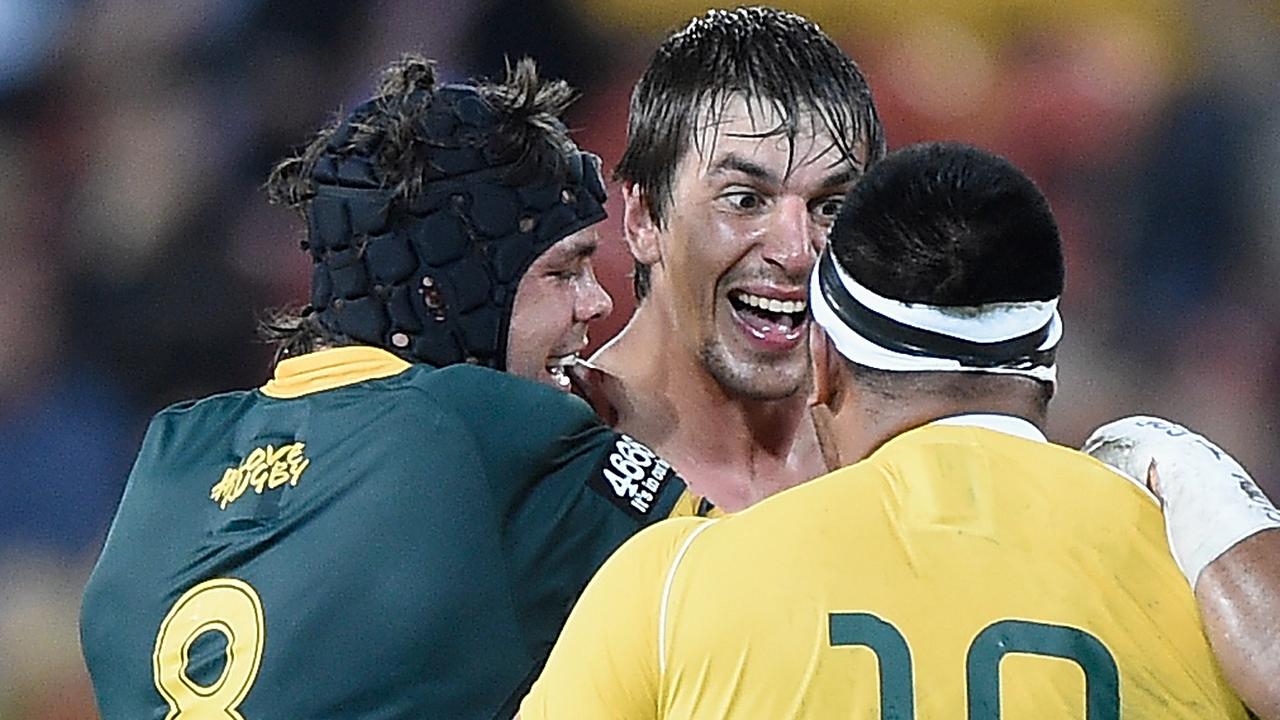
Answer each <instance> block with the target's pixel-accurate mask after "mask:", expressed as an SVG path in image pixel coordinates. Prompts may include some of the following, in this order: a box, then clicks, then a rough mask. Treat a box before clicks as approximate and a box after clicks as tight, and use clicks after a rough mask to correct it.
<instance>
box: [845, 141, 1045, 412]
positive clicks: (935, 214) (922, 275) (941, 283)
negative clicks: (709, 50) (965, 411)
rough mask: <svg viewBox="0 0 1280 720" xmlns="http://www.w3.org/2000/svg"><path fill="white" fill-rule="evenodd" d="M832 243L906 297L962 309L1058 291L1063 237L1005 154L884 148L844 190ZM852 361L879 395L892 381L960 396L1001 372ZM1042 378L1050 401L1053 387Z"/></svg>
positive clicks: (863, 274)
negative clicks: (886, 367)
mask: <svg viewBox="0 0 1280 720" xmlns="http://www.w3.org/2000/svg"><path fill="white" fill-rule="evenodd" d="M828 242H829V247H830V251H831V253H832V254H833V255H834V256H835V259H836V261H837V263H838V264H839V265H840V266H841V267H842V268H844V270H845V271H846V272H848V273H849V274H850V276H852V277H853V278H854V279H855V280H857V281H858V282H859V283H860V284H862V285H863V286H865V287H867V288H869V289H871V290H872V291H874V292H875V293H877V294H879V295H882V296H884V297H888V298H892V299H894V300H899V301H902V302H908V303H924V304H928V305H934V306H940V307H951V308H956V309H957V312H964V311H965V310H966V309H969V308H973V309H977V308H978V307H979V306H983V305H988V304H991V303H1007V302H1026V301H1045V300H1052V299H1054V298H1057V297H1059V296H1060V295H1062V290H1063V280H1064V273H1065V266H1064V262H1063V256H1062V240H1061V236H1060V235H1059V232H1058V225H1057V222H1056V221H1055V220H1054V217H1053V213H1052V211H1051V210H1050V209H1049V203H1048V201H1047V200H1046V199H1045V197H1044V194H1043V193H1041V191H1040V189H1039V188H1038V187H1036V185H1035V183H1034V182H1032V181H1031V179H1030V178H1028V177H1027V176H1026V175H1025V174H1023V172H1022V171H1021V170H1019V169H1018V168H1017V167H1015V166H1014V165H1013V164H1012V163H1010V162H1009V161H1008V160H1006V159H1004V158H1002V157H1000V156H998V155H995V154H992V153H990V152H987V151H985V150H980V149H978V148H975V147H971V146H968V145H962V144H958V143H926V144H921V145H913V146H910V147H906V148H903V149H900V150H896V151H894V152H892V153H889V155H888V156H886V157H885V158H884V159H883V160H881V161H880V162H879V163H877V164H876V165H875V166H874V167H872V168H871V170H869V171H868V172H867V174H866V175H865V176H863V178H862V179H861V180H860V181H859V182H858V184H857V185H855V186H854V187H853V189H851V190H850V191H849V193H848V195H847V196H846V198H845V202H844V205H843V207H842V208H841V210H840V215H839V216H838V217H837V219H836V222H835V224H834V225H833V226H832V229H831V234H830V236H829V240H828ZM856 370H857V372H856V373H855V375H856V377H857V378H858V381H859V384H860V385H862V386H864V387H866V388H869V389H871V390H873V391H878V392H880V394H882V395H884V394H886V392H887V391H888V390H887V389H888V388H890V387H896V388H898V389H899V390H906V391H909V390H911V389H913V388H914V389H915V390H917V391H922V392H930V393H932V394H944V395H946V396H948V397H953V398H955V399H963V398H964V397H967V396H968V395H969V394H972V393H974V392H981V391H982V389H983V388H985V387H987V386H988V385H990V386H996V385H999V384H1000V383H1001V382H1004V381H1005V380H1006V379H1005V378H1001V377H1000V376H995V375H983V374H981V373H964V374H963V375H960V374H954V373H920V372H886V371H879V370H874V369H871V368H865V367H862V366H858V367H857V368H856ZM1042 385H1043V386H1044V387H1043V388H1042V400H1043V402H1044V403H1047V402H1048V397H1049V394H1051V391H1052V386H1051V385H1050V384H1049V383H1042Z"/></svg>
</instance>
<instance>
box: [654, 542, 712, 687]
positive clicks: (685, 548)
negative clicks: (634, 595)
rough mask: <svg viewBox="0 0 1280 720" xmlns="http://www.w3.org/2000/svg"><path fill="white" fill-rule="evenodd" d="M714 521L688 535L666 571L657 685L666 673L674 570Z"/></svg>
mask: <svg viewBox="0 0 1280 720" xmlns="http://www.w3.org/2000/svg"><path fill="white" fill-rule="evenodd" d="M715 523H716V520H714V519H713V520H707V521H706V522H704V523H702V524H701V525H699V526H698V527H696V528H694V529H693V532H690V533H689V536H688V537H686V538H685V539H684V542H683V543H681V545H680V549H679V550H677V551H676V556H675V558H674V559H673V560H672V561H671V567H670V568H668V569H667V578H666V580H665V581H664V582H663V584H662V602H661V604H660V605H659V606H658V683H659V686H661V683H662V678H663V676H665V675H666V673H667V606H668V604H669V603H670V601H671V588H672V587H673V586H674V585H675V580H676V570H677V569H678V568H679V567H680V561H681V560H684V556H685V554H686V553H688V552H689V547H690V546H692V545H693V541H694V540H696V539H697V537H698V535H700V534H702V531H703V530H706V529H707V528H709V527H711V526H712V525H714V524H715Z"/></svg>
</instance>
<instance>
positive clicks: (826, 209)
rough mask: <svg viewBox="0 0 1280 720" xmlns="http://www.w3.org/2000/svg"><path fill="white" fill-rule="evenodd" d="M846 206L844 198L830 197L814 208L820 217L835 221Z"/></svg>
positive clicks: (820, 201)
mask: <svg viewBox="0 0 1280 720" xmlns="http://www.w3.org/2000/svg"><path fill="white" fill-rule="evenodd" d="M843 205H844V200H843V198H838V197H830V198H826V199H824V200H819V201H818V205H817V207H816V208H814V212H815V213H816V214H817V215H818V217H821V218H825V219H832V220H834V219H835V217H836V216H837V215H839V214H840V208H841V206H843Z"/></svg>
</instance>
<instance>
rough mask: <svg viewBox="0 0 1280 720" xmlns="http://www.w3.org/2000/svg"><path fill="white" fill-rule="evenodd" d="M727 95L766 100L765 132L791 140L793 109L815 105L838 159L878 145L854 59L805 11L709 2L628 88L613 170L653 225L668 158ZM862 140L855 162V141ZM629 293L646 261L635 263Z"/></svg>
mask: <svg viewBox="0 0 1280 720" xmlns="http://www.w3.org/2000/svg"><path fill="white" fill-rule="evenodd" d="M735 94H743V95H745V96H746V97H747V98H748V99H749V100H751V101H753V102H761V103H765V104H766V105H772V106H773V107H774V108H775V109H776V110H777V112H778V114H779V115H780V116H781V117H782V123H781V124H780V125H779V126H778V127H777V128H774V129H772V130H769V131H767V132H766V133H763V136H764V137H768V136H771V135H785V136H786V137H787V139H788V140H792V141H794V139H795V135H796V132H797V131H798V128H799V119H800V117H801V116H802V115H803V114H805V113H808V112H813V113H816V115H817V118H818V120H819V121H820V122H821V123H822V124H823V125H825V127H826V129H827V130H828V131H829V132H830V133H831V136H832V137H833V138H834V140H835V143H836V146H837V149H838V150H839V152H840V155H841V157H842V158H843V159H847V160H849V161H850V162H852V163H853V165H854V166H855V167H863V166H864V162H865V164H866V165H869V164H871V163H873V162H875V161H876V160H878V159H880V157H882V156H883V155H884V152H885V140H884V128H883V126H882V125H881V122H880V117H879V115H878V113H877V112H876V108H875V104H874V103H873V101H872V98H871V89H870V88H869V87H868V85H867V80H866V78H865V77H863V75H862V72H861V71H860V70H859V69H858V66H857V65H856V64H855V63H854V62H853V60H851V59H850V58H849V56H848V55H846V54H845V53H844V51H842V50H841V49H840V48H839V47H838V46H837V45H836V44H835V43H834V42H833V41H832V40H831V38H830V37H828V36H827V35H826V33H824V32H823V31H822V30H821V29H820V28H819V27H818V26H817V25H816V24H814V23H813V22H812V21H811V20H808V19H807V18H804V17H802V16H800V15H796V14H795V13H790V12H786V11H783V10H777V9H774V8H768V7H744V8H737V9H734V10H710V11H708V12H707V13H706V14H705V15H703V16H701V17H698V18H695V19H693V20H692V21H691V22H690V23H689V24H688V25H687V26H685V28H684V29H682V30H680V31H678V32H676V33H675V34H673V35H671V36H670V37H669V38H667V40H666V41H665V42H663V43H662V45H660V46H659V47H658V49H657V51H656V52H655V53H654V55H653V58H652V59H651V60H650V61H649V66H648V68H647V69H646V70H645V72H644V75H643V76H641V78H640V81H639V82H638V83H637V84H636V87H635V90H634V91H633V93H632V95H631V109H630V117H629V120H628V127H627V149H626V152H625V153H624V154H623V157H622V160H621V162H620V163H619V165H618V169H617V173H616V174H617V178H618V179H620V180H623V181H625V182H628V183H633V184H634V185H635V186H636V187H637V188H638V190H639V192H640V195H641V197H642V198H643V199H644V200H645V202H646V204H647V205H648V207H649V213H650V216H651V217H652V218H653V220H654V222H656V223H658V224H659V226H661V225H662V224H663V223H664V222H665V219H666V214H667V212H668V211H669V209H670V206H671V201H672V196H671V194H672V186H673V184H674V180H675V172H676V166H677V165H678V164H679V162H680V160H681V158H682V157H683V156H684V153H685V152H686V151H688V149H689V148H690V147H692V144H693V143H696V142H698V138H697V133H696V132H695V130H696V128H697V127H698V126H699V124H700V123H702V122H705V121H711V122H714V121H715V120H716V119H717V118H718V116H719V113H720V112H721V111H722V110H723V107H724V105H725V104H726V103H727V102H728V101H729V100H730V99H731V98H732V96H733V95H735ZM859 146H861V147H862V148H863V150H862V151H863V153H865V155H864V162H860V161H859V159H858V154H857V153H856V152H855V150H856V149H857V148H859ZM634 289H635V294H636V298H637V299H643V298H644V297H645V295H647V294H648V292H649V268H648V266H646V265H643V264H641V263H636V266H635V278H634Z"/></svg>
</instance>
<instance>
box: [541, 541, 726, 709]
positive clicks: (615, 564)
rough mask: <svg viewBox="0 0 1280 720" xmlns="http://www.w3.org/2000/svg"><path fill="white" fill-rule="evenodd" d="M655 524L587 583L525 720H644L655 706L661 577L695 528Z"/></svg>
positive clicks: (662, 599)
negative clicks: (560, 719) (562, 719)
mask: <svg viewBox="0 0 1280 720" xmlns="http://www.w3.org/2000/svg"><path fill="white" fill-rule="evenodd" d="M707 522H714V521H710V520H700V519H695V518H682V519H678V520H671V521H668V522H664V523H659V524H657V525H655V526H653V527H651V528H648V529H646V530H645V531H643V532H641V533H640V534H639V535H636V536H635V537H634V538H632V539H631V540H629V541H627V543H626V544H625V545H623V546H622V547H621V548H619V549H618V552H617V553H615V554H614V555H613V556H612V557H610V558H609V560H608V561H607V562H605V564H604V566H603V567H601V568H600V572H599V573H597V574H596V576H595V577H594V578H592V580H591V583H590V584H588V585H587V589H586V591H584V592H583V594H582V597H581V598H580V599H579V600H578V603H577V604H576V605H574V608H573V612H572V613H571V614H570V615H569V620H568V622H567V623H566V624H565V626H564V630H563V631H562V632H561V633H560V638H559V640H557V641H556V644H555V648H554V649H552V651H551V657H550V658H549V659H548V660H547V665H546V667H545V668H544V669H543V671H542V675H541V676H540V677H539V678H538V681H537V682H536V683H534V686H533V689H532V690H531V691H530V692H529V695H528V697H526V698H525V699H524V702H523V703H521V705H520V717H521V718H523V720H555V719H558V718H564V719H566V720H568V719H573V720H577V719H578V718H581V719H582V720H650V719H652V718H657V717H658V716H659V715H658V712H659V710H658V705H659V685H660V680H661V669H660V667H659V662H660V661H659V652H660V650H659V645H660V643H661V642H663V640H662V639H661V638H660V637H659V633H661V632H662V630H663V628H662V627H661V625H660V623H661V617H662V610H661V608H662V603H663V601H664V598H663V594H664V588H665V586H666V582H667V576H668V574H669V573H670V572H672V570H673V562H674V561H675V560H676V559H677V558H678V557H679V555H680V552H681V549H682V548H683V547H684V546H685V545H686V544H687V541H689V540H690V539H691V536H692V534H693V533H694V532H695V531H696V529H697V528H698V526H700V525H702V524H703V523H707Z"/></svg>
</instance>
